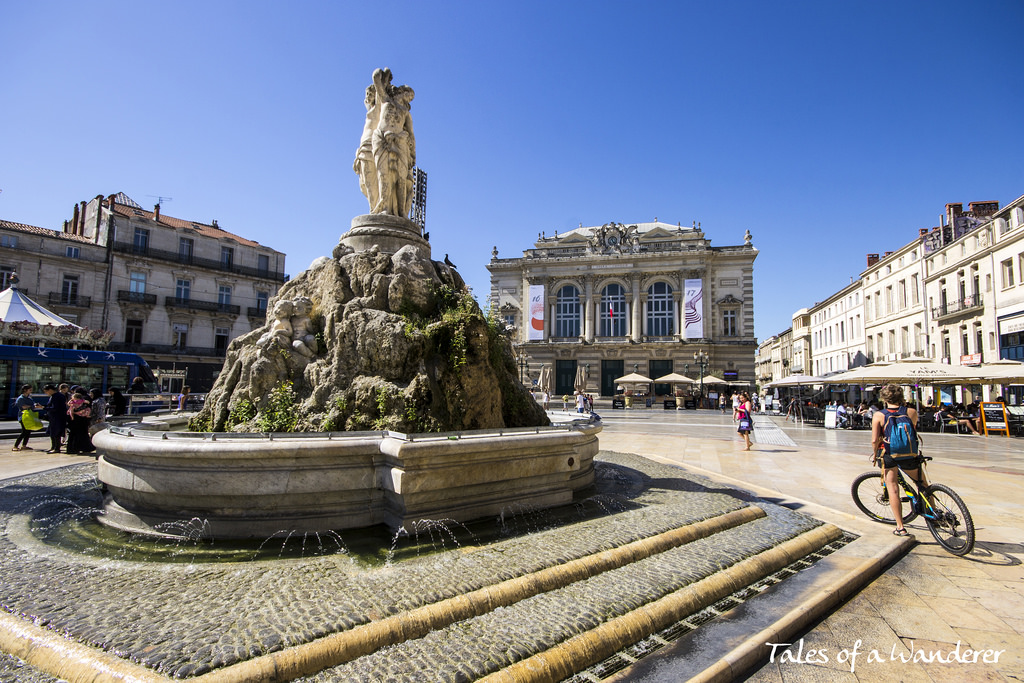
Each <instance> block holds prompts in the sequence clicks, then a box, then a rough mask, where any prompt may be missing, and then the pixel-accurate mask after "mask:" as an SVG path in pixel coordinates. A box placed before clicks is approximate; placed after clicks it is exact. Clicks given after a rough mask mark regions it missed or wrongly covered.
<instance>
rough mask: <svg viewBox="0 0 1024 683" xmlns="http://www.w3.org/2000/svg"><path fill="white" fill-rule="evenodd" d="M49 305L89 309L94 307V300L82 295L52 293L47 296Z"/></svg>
mask: <svg viewBox="0 0 1024 683" xmlns="http://www.w3.org/2000/svg"><path fill="white" fill-rule="evenodd" d="M46 299H47V303H48V304H49V305H50V306H69V307H71V308H89V306H91V305H92V298H91V297H88V296H82V295H80V294H70V295H69V294H66V293H64V292H50V294H49V296H47V298H46Z"/></svg>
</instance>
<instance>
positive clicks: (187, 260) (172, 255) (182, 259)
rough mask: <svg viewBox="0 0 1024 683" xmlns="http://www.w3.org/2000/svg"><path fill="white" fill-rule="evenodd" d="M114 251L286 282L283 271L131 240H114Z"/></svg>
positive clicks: (286, 277) (286, 278)
mask: <svg viewBox="0 0 1024 683" xmlns="http://www.w3.org/2000/svg"><path fill="white" fill-rule="evenodd" d="M114 251H116V252H117V253H119V254H134V255H135V256H142V257H144V258H152V259H158V260H161V261H171V262H173V263H183V264H186V265H190V266H195V267H197V268H208V269H210V270H220V271H226V272H229V273H236V274H238V275H247V276H249V277H258V278H263V279H265V280H274V281H275V282H287V281H288V276H287V275H285V274H284V273H275V272H274V271H272V270H269V269H265V268H252V267H250V266H241V265H238V264H237V263H235V262H234V261H233V260H232V261H217V260H214V259H206V258H201V257H199V256H195V255H194V254H188V253H184V254H183V253H180V252H177V251H165V250H163V249H154V248H153V247H149V246H145V247H143V246H140V245H137V244H133V243H131V242H114Z"/></svg>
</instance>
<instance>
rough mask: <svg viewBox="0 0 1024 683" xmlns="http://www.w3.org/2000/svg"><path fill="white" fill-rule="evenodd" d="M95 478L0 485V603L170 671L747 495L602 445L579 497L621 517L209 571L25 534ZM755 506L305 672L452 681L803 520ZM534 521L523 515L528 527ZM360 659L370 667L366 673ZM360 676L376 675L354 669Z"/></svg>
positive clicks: (734, 556) (442, 593)
mask: <svg viewBox="0 0 1024 683" xmlns="http://www.w3.org/2000/svg"><path fill="white" fill-rule="evenodd" d="M94 477H95V465H94V464H88V465H81V466H76V467H71V468H66V469H63V470H58V471H53V472H47V473H43V474H39V475H33V476H31V477H25V478H23V479H20V480H16V481H14V482H7V483H6V485H5V486H4V487H3V488H2V489H0V528H3V529H4V530H5V533H3V534H2V536H0V608H2V609H4V610H6V611H8V612H11V613H14V614H18V615H22V616H23V617H24V618H27V619H31V620H32V621H33V622H35V623H36V624H38V625H40V626H44V627H47V628H50V629H53V630H55V631H57V632H59V633H61V634H64V635H65V636H66V637H68V638H71V639H73V640H77V641H80V642H83V643H86V644H89V645H92V646H95V647H100V648H103V649H105V650H108V651H110V652H113V653H115V654H117V655H119V656H122V657H126V658H129V659H131V660H132V661H135V662H137V663H140V664H143V665H146V666H149V667H152V668H154V669H156V670H158V671H160V672H163V673H165V674H169V675H173V676H177V677H187V676H191V675H197V674H200V673H203V672H205V671H209V670H211V669H214V668H217V667H221V666H225V665H228V664H232V663H235V662H237V661H240V660H244V659H248V658H251V657H254V656H258V655H261V654H264V653H267V652H272V651H275V650H280V649H282V648H285V647H289V646H292V645H296V644H300V643H305V642H309V641H311V640H313V639H315V638H318V637H321V636H324V635H327V634H330V633H333V632H337V631H341V630H345V629H348V628H351V627H353V626H355V625H358V624H362V623H367V622H369V621H371V620H373V619H377V618H381V617H383V616H388V615H392V614H397V613H400V612H403V611H406V610H409V609H412V608H415V607H419V606H421V605H424V604H429V603H432V602H436V601H438V600H443V599H445V598H449V597H452V596H455V595H458V594H461V593H465V592H468V591H471V590H475V589H477V588H481V587H483V586H486V585H490V584H493V583H495V582H497V581H501V580H504V579H508V578H513V577H515V576H520V575H522V574H525V573H528V572H533V571H537V570H539V569H542V568H545V567H549V566H553V565H556V564H560V563H564V562H566V561H569V560H572V559H576V558H579V557H583V556H585V555H589V554H592V553H595V552H599V551H601V550H606V549H609V548H613V547H617V546H620V545H623V544H625V543H629V542H631V541H634V540H637V539H639V538H644V537H647V536H651V535H654V534H657V533H661V532H664V531H666V530H668V529H672V528H676V527H678V526H680V525H683V524H686V523H690V522H695V521H699V520H702V519H707V518H709V517H712V516H716V515H719V514H723V513H725V512H728V511H731V510H734V509H738V508H741V507H744V506H746V505H747V504H748V503H747V501H746V500H745V499H744V497H743V496H742V494H740V493H738V492H736V491H734V490H732V489H727V488H724V487H721V486H720V485H717V484H714V483H712V482H710V481H709V480H706V479H703V478H701V477H697V476H694V475H689V474H686V473H684V472H683V471H682V470H679V469H676V468H673V467H670V466H665V465H659V464H656V463H653V462H651V461H649V460H645V459H642V458H637V457H634V456H628V455H620V454H611V453H602V454H601V457H600V462H599V464H598V482H597V486H596V491H595V492H594V498H593V500H595V501H597V502H599V503H601V504H602V505H604V506H607V507H608V509H610V510H611V509H615V508H618V509H619V510H620V511H617V512H614V513H613V514H608V515H607V516H604V517H600V518H597V519H589V520H585V521H580V522H576V523H570V524H562V525H561V526H559V527H556V528H550V529H544V530H534V531H533V532H532V533H529V534H526V535H524V536H521V537H518V538H512V539H508V540H504V541H500V542H497V543H492V544H489V545H485V546H480V547H476V548H463V549H461V550H460V551H459V552H443V553H438V554H435V555H431V556H427V557H423V558H419V559H415V560H407V561H404V562H402V563H400V564H396V565H394V566H390V567H382V568H374V569H366V568H363V567H360V566H358V565H356V564H355V563H354V562H353V561H352V560H351V559H350V558H348V557H346V556H344V555H335V556H330V557H321V558H313V559H303V560H279V561H274V562H249V563H231V564H217V565H210V564H191V565H171V564H143V563H130V562H122V561H117V560H102V559H95V558H89V557H82V556H78V555H72V554H71V553H68V552H66V551H63V550H60V549H54V548H51V547H49V546H45V545H43V544H42V543H41V542H38V541H36V540H35V539H33V538H32V537H31V536H30V535H29V534H27V533H26V532H25V529H26V528H27V526H28V525H27V517H28V515H27V511H29V510H30V509H33V508H35V509H39V508H40V507H41V506H49V505H55V504H58V501H57V499H56V498H55V496H60V497H61V498H62V499H64V502H63V503H60V504H63V505H65V506H68V507H70V506H72V505H74V504H78V505H82V506H84V507H90V506H95V505H96V503H97V502H98V500H97V496H98V494H97V492H96V491H95V486H94V485H95V480H94ZM616 503H618V505H616ZM759 505H760V506H761V507H762V508H763V509H764V510H765V512H767V513H768V515H769V517H768V518H767V519H763V520H759V521H757V522H754V523H751V524H747V525H744V526H743V527H741V528H739V529H734V530H731V531H730V532H726V533H725V534H720V535H718V536H716V537H715V538H713V539H705V540H704V541H698V542H697V544H689V545H687V546H684V547H683V548H680V549H678V550H676V551H670V552H668V553H663V554H662V555H661V556H658V557H657V558H651V559H650V560H647V561H644V562H641V563H637V564H634V565H631V566H628V567H624V568H622V569H620V570H616V571H613V572H607V573H606V574H602V575H599V576H597V577H594V578H593V579H590V580H588V581H583V582H579V583H578V584H574V585H573V586H570V587H568V588H566V589H564V590H563V591H557V592H556V593H554V594H551V595H541V596H537V597H536V598H532V599H529V600H525V601H523V602H522V603H519V604H517V605H513V606H511V607H509V608H506V609H503V610H498V611H496V612H494V613H492V614H490V615H485V616H483V617H480V618H478V619H473V620H469V621H467V622H462V623H458V624H455V625H453V626H451V627H449V628H448V629H444V630H442V631H438V632H435V633H434V634H431V635H430V636H428V638H425V639H423V640H421V641H417V642H415V643H407V644H404V645H401V646H397V647H396V648H389V649H388V650H387V654H386V655H383V654H382V655H381V656H379V657H378V656H377V655H371V656H370V657H366V658H363V659H361V660H357V661H356V662H352V663H350V664H349V665H345V666H348V667H369V668H365V669H359V670H358V671H357V669H355V668H353V669H351V670H349V669H344V668H339V669H338V670H337V671H332V672H328V673H325V674H324V675H322V676H320V677H317V678H316V680H371V679H372V678H374V677H377V676H386V677H388V678H389V679H391V677H392V675H394V676H396V677H397V678H395V680H399V679H400V676H401V675H405V676H412V677H415V672H423V671H428V670H433V671H439V670H442V668H443V667H448V668H450V669H451V670H452V671H453V672H454V671H464V672H465V675H466V676H469V675H470V673H469V668H470V667H471V668H472V670H473V671H477V672H479V671H487V670H491V669H493V668H495V667H497V666H500V665H502V662H507V661H509V660H510V658H519V657H520V656H521V655H522V654H523V653H525V652H526V651H527V649H529V650H532V649H533V648H537V647H540V648H542V649H543V648H544V647H547V646H548V644H552V643H554V642H558V641H559V640H562V639H564V638H565V637H568V636H570V635H572V634H574V633H577V632H579V631H580V630H585V629H586V628H590V627H592V626H593V625H596V624H597V623H600V622H601V621H603V620H605V619H607V618H608V617H609V615H612V614H615V613H618V612H621V611H623V610H629V609H632V608H633V607H635V606H638V605H640V604H643V603H645V602H648V601H649V600H652V599H656V598H657V597H660V595H662V594H664V593H665V592H667V591H670V590H674V589H675V588H678V587H679V586H681V585H685V584H686V583H689V582H691V581H693V580H695V579H697V578H701V577H702V576H704V575H707V574H708V573H712V572H714V571H716V570H717V569H718V568H720V567H723V566H728V565H730V564H732V563H734V562H736V561H738V560H739V559H742V558H743V557H747V556H750V555H751V554H754V553H756V552H760V551H761V550H763V549H765V548H767V547H770V546H771V545H774V544H776V543H778V542H779V541H781V540H784V539H785V538H789V537H792V536H794V535H797V534H798V533H801V532H802V531H804V530H806V529H808V528H810V527H812V526H815V525H817V524H818V523H817V522H816V521H814V520H810V519H809V518H807V517H804V516H802V515H799V514H797V513H794V512H791V511H789V510H786V509H785V508H780V507H777V506H773V505H770V504H767V503H763V502H762V503H759ZM537 517H539V515H536V514H534V515H531V516H530V518H531V520H532V521H531V522H530V524H531V525H535V524H536V518H537ZM524 519H525V517H524ZM503 523H504V524H505V525H506V526H509V525H514V524H515V523H516V520H515V519H508V518H506V519H504V520H503ZM532 528H534V529H535V528H536V527H535V526H533V527H532ZM698 544H699V545H698ZM463 545H466V543H463ZM554 617H558V618H557V619H555V618H554ZM523 648H527V649H523ZM470 651H472V653H473V654H472V655H471V656H467V654H466V653H467V652H470ZM374 657H377V658H378V660H379V661H381V662H383V664H382V666H384V667H385V668H384V669H380V668H373V667H375V666H376V665H375V664H374V661H375V660H374ZM392 658H393V661H392ZM15 661H16V660H15ZM6 666H7V665H6V664H3V665H0V676H2V675H6V674H5V673H4V672H6V671H8V670H11V669H10V667H7V668H2V667H6ZM12 666H13V665H12ZM435 666H437V667H442V668H437V669H435V668H434V667H435ZM460 667H461V668H460ZM364 670H365V671H366V672H370V671H374V672H376V673H367V675H365V676H364V675H363V674H362V673H360V672H361V671H364ZM385 671H388V672H390V673H384V672H385ZM403 672H404V673H403ZM474 675H476V674H474ZM18 680H29V681H35V680H39V681H47V680H53V679H48V678H39V679H34V678H27V677H26V678H24V679H21V678H19V679H18ZM408 680H412V678H409V679H408ZM452 680H462V679H458V678H453V679H452Z"/></svg>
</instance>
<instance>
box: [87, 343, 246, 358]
mask: <svg viewBox="0 0 1024 683" xmlns="http://www.w3.org/2000/svg"><path fill="white" fill-rule="evenodd" d="M107 348H108V349H110V350H111V351H127V352H129V353H138V354H140V355H143V356H146V355H155V354H164V355H180V356H206V357H210V358H223V357H224V355H225V354H226V353H227V349H226V348H223V349H219V348H217V347H211V346H177V345H176V344H129V343H127V342H111V343H110V345H109V346H108V347H107Z"/></svg>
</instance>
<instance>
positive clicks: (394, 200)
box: [353, 69, 416, 218]
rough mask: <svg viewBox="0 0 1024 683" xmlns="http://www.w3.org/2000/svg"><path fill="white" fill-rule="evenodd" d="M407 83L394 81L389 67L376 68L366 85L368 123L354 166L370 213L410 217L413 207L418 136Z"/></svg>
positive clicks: (364, 128)
mask: <svg viewBox="0 0 1024 683" xmlns="http://www.w3.org/2000/svg"><path fill="white" fill-rule="evenodd" d="M413 97H415V92H413V89H412V88H410V87H409V86H407V85H399V86H395V85H393V84H392V83H391V70H390V69H376V70H375V71H374V72H373V85H371V86H370V87H368V88H367V89H366V98H365V105H366V123H365V125H364V126H363V135H362V138H360V141H359V149H358V150H357V151H356V159H355V163H354V164H353V169H354V170H355V172H356V173H358V174H359V187H360V189H361V190H362V191H363V194H364V195H366V198H367V199H368V200H369V202H370V213H378V214H387V215H390V216H400V217H402V218H407V217H408V216H409V212H410V210H411V209H412V200H413V188H414V181H413V167H414V166H415V165H416V137H415V135H414V134H413V129H412V114H410V113H409V109H410V106H411V103H412V100H413Z"/></svg>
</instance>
